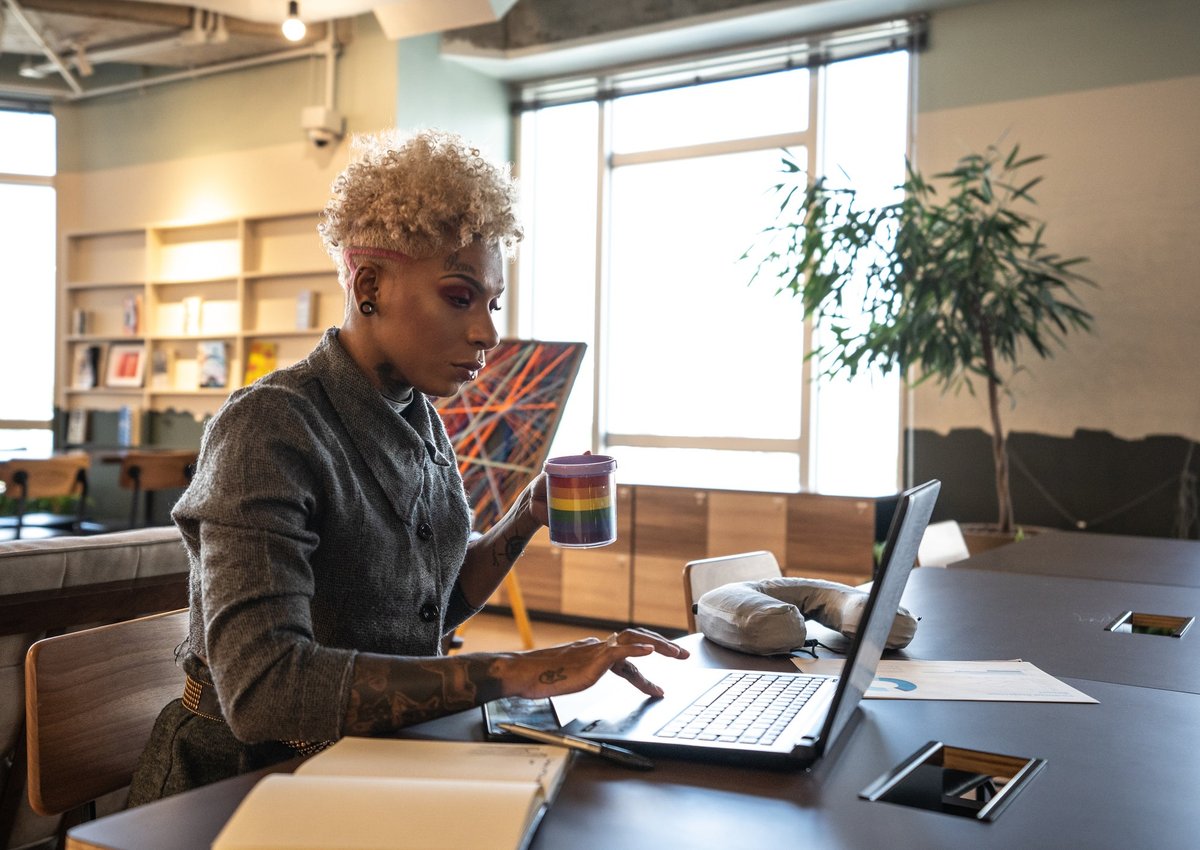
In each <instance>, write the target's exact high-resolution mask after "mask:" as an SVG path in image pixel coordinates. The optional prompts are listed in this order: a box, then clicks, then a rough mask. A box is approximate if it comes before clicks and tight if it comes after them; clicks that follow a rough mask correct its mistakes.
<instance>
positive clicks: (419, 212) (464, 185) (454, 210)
mask: <svg viewBox="0 0 1200 850" xmlns="http://www.w3.org/2000/svg"><path fill="white" fill-rule="evenodd" d="M353 145H354V148H355V149H356V152H357V153H358V158H357V159H356V160H355V161H353V162H351V163H350V165H348V166H346V168H345V170H343V171H342V173H341V174H339V175H338V176H337V179H336V180H334V182H333V189H332V193H333V194H332V197H331V198H330V200H329V203H328V204H326V205H325V210H324V212H323V213H322V220H321V223H320V224H319V225H317V231H318V232H319V233H320V234H321V242H322V243H323V245H324V246H325V250H326V252H327V253H328V254H329V256H330V258H331V259H332V260H333V262H334V265H335V266H337V270H338V280H339V281H340V282H341V284H342V286H343V287H344V286H346V285H347V284H348V282H349V277H350V270H349V269H348V267H347V265H346V259H345V256H344V254H343V252H344V251H345V249H347V248H379V249H384V250H391V251H399V252H400V253H402V254H405V255H407V256H410V257H414V258H424V257H430V256H433V255H434V254H437V253H439V252H442V251H451V250H454V249H456V248H461V247H463V246H465V245H468V244H470V243H471V242H472V241H474V240H475V239H482V240H483V241H485V242H488V243H493V244H499V245H500V246H501V248H502V250H503V252H504V254H505V255H506V256H511V255H512V253H513V252H514V250H515V248H516V244H517V242H519V241H520V240H521V239H522V237H523V236H524V231H523V230H522V229H521V224H520V222H519V221H518V220H517V214H516V205H517V187H516V183H515V181H514V180H513V178H512V175H511V171H510V167H509V165H508V164H507V163H504V164H498V163H495V162H492V161H491V160H489V159H488V158H487V157H486V156H485V155H484V154H482V153H481V152H480V151H479V149H478V148H476V147H474V146H472V145H471V144H470V143H469V142H467V141H466V140H465V139H463V138H462V137H461V136H459V135H457V134H455V133H449V132H445V131H442V130H422V131H420V132H418V133H416V134H414V135H411V136H407V137H406V136H405V135H404V134H402V133H400V132H399V131H396V130H385V131H382V132H379V133H370V134H364V135H360V136H356V137H355V139H354V142H353Z"/></svg>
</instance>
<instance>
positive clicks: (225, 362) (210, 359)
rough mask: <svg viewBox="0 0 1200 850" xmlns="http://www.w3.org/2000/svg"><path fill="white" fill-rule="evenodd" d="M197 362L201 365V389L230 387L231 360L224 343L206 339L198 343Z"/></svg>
mask: <svg viewBox="0 0 1200 850" xmlns="http://www.w3.org/2000/svg"><path fill="white" fill-rule="evenodd" d="M196 360H197V362H198V363H199V371H200V384H199V386H200V388H201V389H221V388H224V387H227V386H229V359H228V357H227V355H226V351H225V343H224V342H223V341H221V340H210V339H206V340H204V341H202V342H200V343H197V345H196Z"/></svg>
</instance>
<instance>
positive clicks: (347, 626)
mask: <svg viewBox="0 0 1200 850" xmlns="http://www.w3.org/2000/svg"><path fill="white" fill-rule="evenodd" d="M172 516H173V518H174V520H175V522H176V524H177V525H178V526H179V528H180V530H181V531H182V532H183V538H184V543H185V546H186V547H187V550H188V554H189V557H190V559H191V563H192V572H191V631H190V640H189V644H190V649H191V651H192V652H194V653H196V654H197V655H199V656H201V657H202V658H204V659H206V660H207V662H208V666H209V669H210V670H211V673H212V678H213V682H214V683H215V685H216V691H217V694H218V697H219V699H220V703H221V709H222V712H223V714H224V715H225V718H226V720H227V721H228V723H229V725H230V727H231V729H232V730H233V733H234V734H235V735H236V736H237V738H239V739H240V740H242V741H246V742H254V741H267V740H308V741H312V740H332V739H336V738H338V737H340V735H341V722H342V719H343V717H344V715H345V711H346V705H347V700H348V697H349V682H350V675H351V669H352V666H353V663H354V656H355V653H356V652H358V651H366V652H379V653H390V654H395V655H409V656H414V655H436V654H438V653H439V652H440V642H441V639H442V637H443V635H444V634H446V633H447V632H448V631H450V630H452V629H453V628H454V627H455V626H457V625H458V624H460V623H461V622H463V621H464V620H465V619H466V618H467V617H469V616H470V615H471V614H473V613H474V612H475V609H474V608H472V607H471V606H470V605H469V604H468V603H467V601H466V599H465V598H464V596H463V594H462V592H461V591H460V590H459V588H458V585H457V581H458V576H459V570H460V568H461V566H462V563H463V558H464V556H465V552H466V543H467V536H468V533H469V531H470V512H469V509H468V506H467V503H466V497H465V495H464V492H463V486H462V479H461V478H460V476H459V474H458V468H457V465H456V463H455V458H454V453H453V449H452V448H451V445H450V441H449V439H448V438H447V436H446V431H445V429H444V428H443V426H442V423H441V420H440V419H439V418H438V415H437V412H436V411H435V410H434V408H433V406H432V405H431V404H430V403H429V402H428V400H426V399H425V398H424V396H422V395H420V394H419V393H418V394H416V396H415V401H414V402H413V403H412V404H411V405H409V407H408V409H407V410H405V412H404V413H403V414H398V413H396V411H395V410H394V409H393V408H392V407H390V406H389V405H388V403H387V402H386V401H385V400H384V398H383V397H382V396H381V395H380V393H379V392H378V390H376V389H375V388H374V387H373V386H372V385H371V384H370V382H369V381H368V380H367V378H366V376H365V375H364V374H363V373H362V372H361V371H360V370H359V368H358V367H357V366H356V365H355V363H354V362H353V361H352V360H351V359H350V356H349V355H348V354H347V353H346V351H345V349H344V348H343V347H342V346H341V344H340V343H339V342H338V331H337V329H336V328H334V329H331V330H329V331H328V332H326V334H325V336H324V337H323V339H322V340H321V342H320V343H319V344H318V346H317V347H316V349H315V350H314V351H313V352H312V354H310V355H309V356H308V357H307V358H305V359H304V360H302V361H300V362H299V363H297V364H296V365H294V366H292V367H289V368H286V369H281V370H278V371H276V372H274V373H272V374H270V375H268V376H267V377H265V378H263V379H261V380H259V381H257V382H256V383H254V384H253V385H251V386H249V387H246V388H244V389H241V390H238V391H237V392H235V393H233V394H232V395H231V396H230V398H229V400H228V401H227V402H226V403H225V404H224V405H223V406H222V407H221V409H220V410H219V411H218V412H217V414H216V416H215V417H213V419H212V420H211V421H210V422H209V423H208V426H207V427H206V429H205V433H204V438H203V441H202V443H201V447H200V457H199V461H198V463H197V468H196V474H195V477H194V478H193V479H192V482H191V486H189V487H188V489H187V491H186V492H185V493H184V495H183V497H182V498H181V499H180V501H179V502H178V503H177V504H176V506H175V509H174V511H173V512H172Z"/></svg>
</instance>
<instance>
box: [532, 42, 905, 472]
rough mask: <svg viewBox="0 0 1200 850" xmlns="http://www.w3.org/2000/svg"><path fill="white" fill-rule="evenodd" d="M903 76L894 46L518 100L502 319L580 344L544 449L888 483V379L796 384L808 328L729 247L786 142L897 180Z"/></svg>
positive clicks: (887, 187)
mask: <svg viewBox="0 0 1200 850" xmlns="http://www.w3.org/2000/svg"><path fill="white" fill-rule="evenodd" d="M907 92H908V54H907V53H905V52H894V53H888V54H883V55H879V56H873V57H868V58H863V59H853V60H847V61H843V62H839V63H835V64H832V65H829V66H826V67H824V68H821V69H817V70H813V71H809V70H807V69H804V68H801V69H797V70H791V71H780V72H776V73H767V74H760V75H758V76H748V77H743V78H739V79H732V80H722V81H719V82H713V83H708V84H702V85H690V86H686V87H683V88H668V89H666V90H661V91H651V92H646V93H642V94H635V95H629V96H625V97H617V98H614V99H603V98H598V99H596V100H590V101H587V102H585V103H574V104H570V105H562V106H547V107H542V108H540V109H531V110H529V111H527V112H525V113H524V114H523V116H522V124H521V150H520V162H519V168H520V174H521V179H522V186H523V195H524V201H523V202H524V204H525V207H526V209H525V218H526V224H527V225H528V228H527V234H528V236H527V242H526V246H525V248H524V249H523V252H522V257H521V264H520V277H519V283H518V291H519V297H518V331H519V333H520V334H521V335H522V336H527V337H534V338H539V339H547V340H551V339H556V340H582V341H584V342H587V343H588V347H589V348H588V360H587V361H586V362H585V363H584V365H583V367H582V369H581V371H580V376H579V380H578V382H577V384H576V387H575V390H574V392H573V393H572V396H571V400H570V402H569V404H568V406H567V410H566V412H565V414H564V417H563V421H562V424H561V425H560V428H559V433H558V437H557V439H556V441H555V445H554V446H553V447H552V448H551V452H552V453H556V454H574V453H578V452H580V451H583V450H584V449H592V450H593V451H604V452H607V453H609V454H612V455H614V456H616V457H617V459H618V464H619V468H620V469H621V478H622V480H624V481H627V482H630V483H644V484H671V485H682V486H698V487H699V486H702V487H712V488H729V489H749V490H777V491H795V490H798V489H811V490H816V491H819V492H823V493H833V494H852V495H877V494H884V493H888V492H895V490H896V489H897V485H898V482H899V464H898V456H899V433H900V421H899V418H900V388H899V382H898V379H897V378H896V377H895V376H891V377H889V378H887V379H884V378H882V377H880V376H877V375H876V376H871V375H865V376H862V377H860V378H859V379H857V380H855V381H854V382H852V383H851V382H846V381H844V380H836V379H835V380H821V381H818V382H815V383H814V382H812V381H811V380H810V379H811V375H812V374H813V373H814V372H815V370H814V368H813V364H806V362H805V354H806V350H807V349H806V337H807V336H808V335H809V334H820V333H821V330H820V327H819V326H818V327H816V328H806V326H805V321H804V318H803V312H802V309H801V305H800V304H799V303H798V302H796V301H795V300H793V299H792V298H791V297H790V296H788V295H778V294H776V293H775V292H774V291H773V286H772V284H771V283H770V282H767V281H759V282H756V283H755V284H754V285H753V286H748V285H747V282H748V281H749V279H750V276H751V273H752V271H753V270H752V268H750V266H749V265H748V264H747V263H746V262H744V261H740V257H741V255H742V253H743V252H744V251H745V250H746V249H747V248H748V247H749V246H750V245H751V243H752V242H753V241H754V238H755V235H756V234H757V233H758V232H759V231H760V230H761V229H762V228H763V227H765V226H766V225H768V224H769V223H770V222H771V220H772V218H773V215H774V213H775V210H776V209H777V201H776V200H774V199H773V198H772V196H771V195H770V192H769V189H770V187H771V186H772V185H773V184H774V183H775V182H776V181H777V179H778V172H779V169H780V158H781V154H782V149H784V148H786V149H787V150H788V151H789V152H790V153H791V155H792V156H793V157H794V158H798V159H799V161H800V162H807V163H808V166H809V168H810V169H814V168H816V169H820V170H822V171H823V172H824V173H826V174H829V175H831V179H834V180H837V181H839V182H841V183H842V184H843V185H845V184H850V185H853V186H854V187H856V188H857V189H859V191H860V192H861V193H863V195H864V197H866V198H869V199H870V200H871V201H872V202H875V201H877V200H878V199H880V198H886V197H888V193H889V192H894V191H895V190H894V187H895V186H896V185H897V184H899V183H900V182H901V181H902V179H903V176H904V155H905V140H906V135H907V115H908V101H907ZM597 246H600V247H599V249H598V247H597Z"/></svg>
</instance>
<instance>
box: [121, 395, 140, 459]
mask: <svg viewBox="0 0 1200 850" xmlns="http://www.w3.org/2000/svg"><path fill="white" fill-rule="evenodd" d="M141 444H142V409H141V408H140V407H137V406H136V405H130V404H125V405H122V406H121V409H120V410H118V411H117V445H119V446H123V447H126V448H132V447H134V446H140V445H141Z"/></svg>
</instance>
